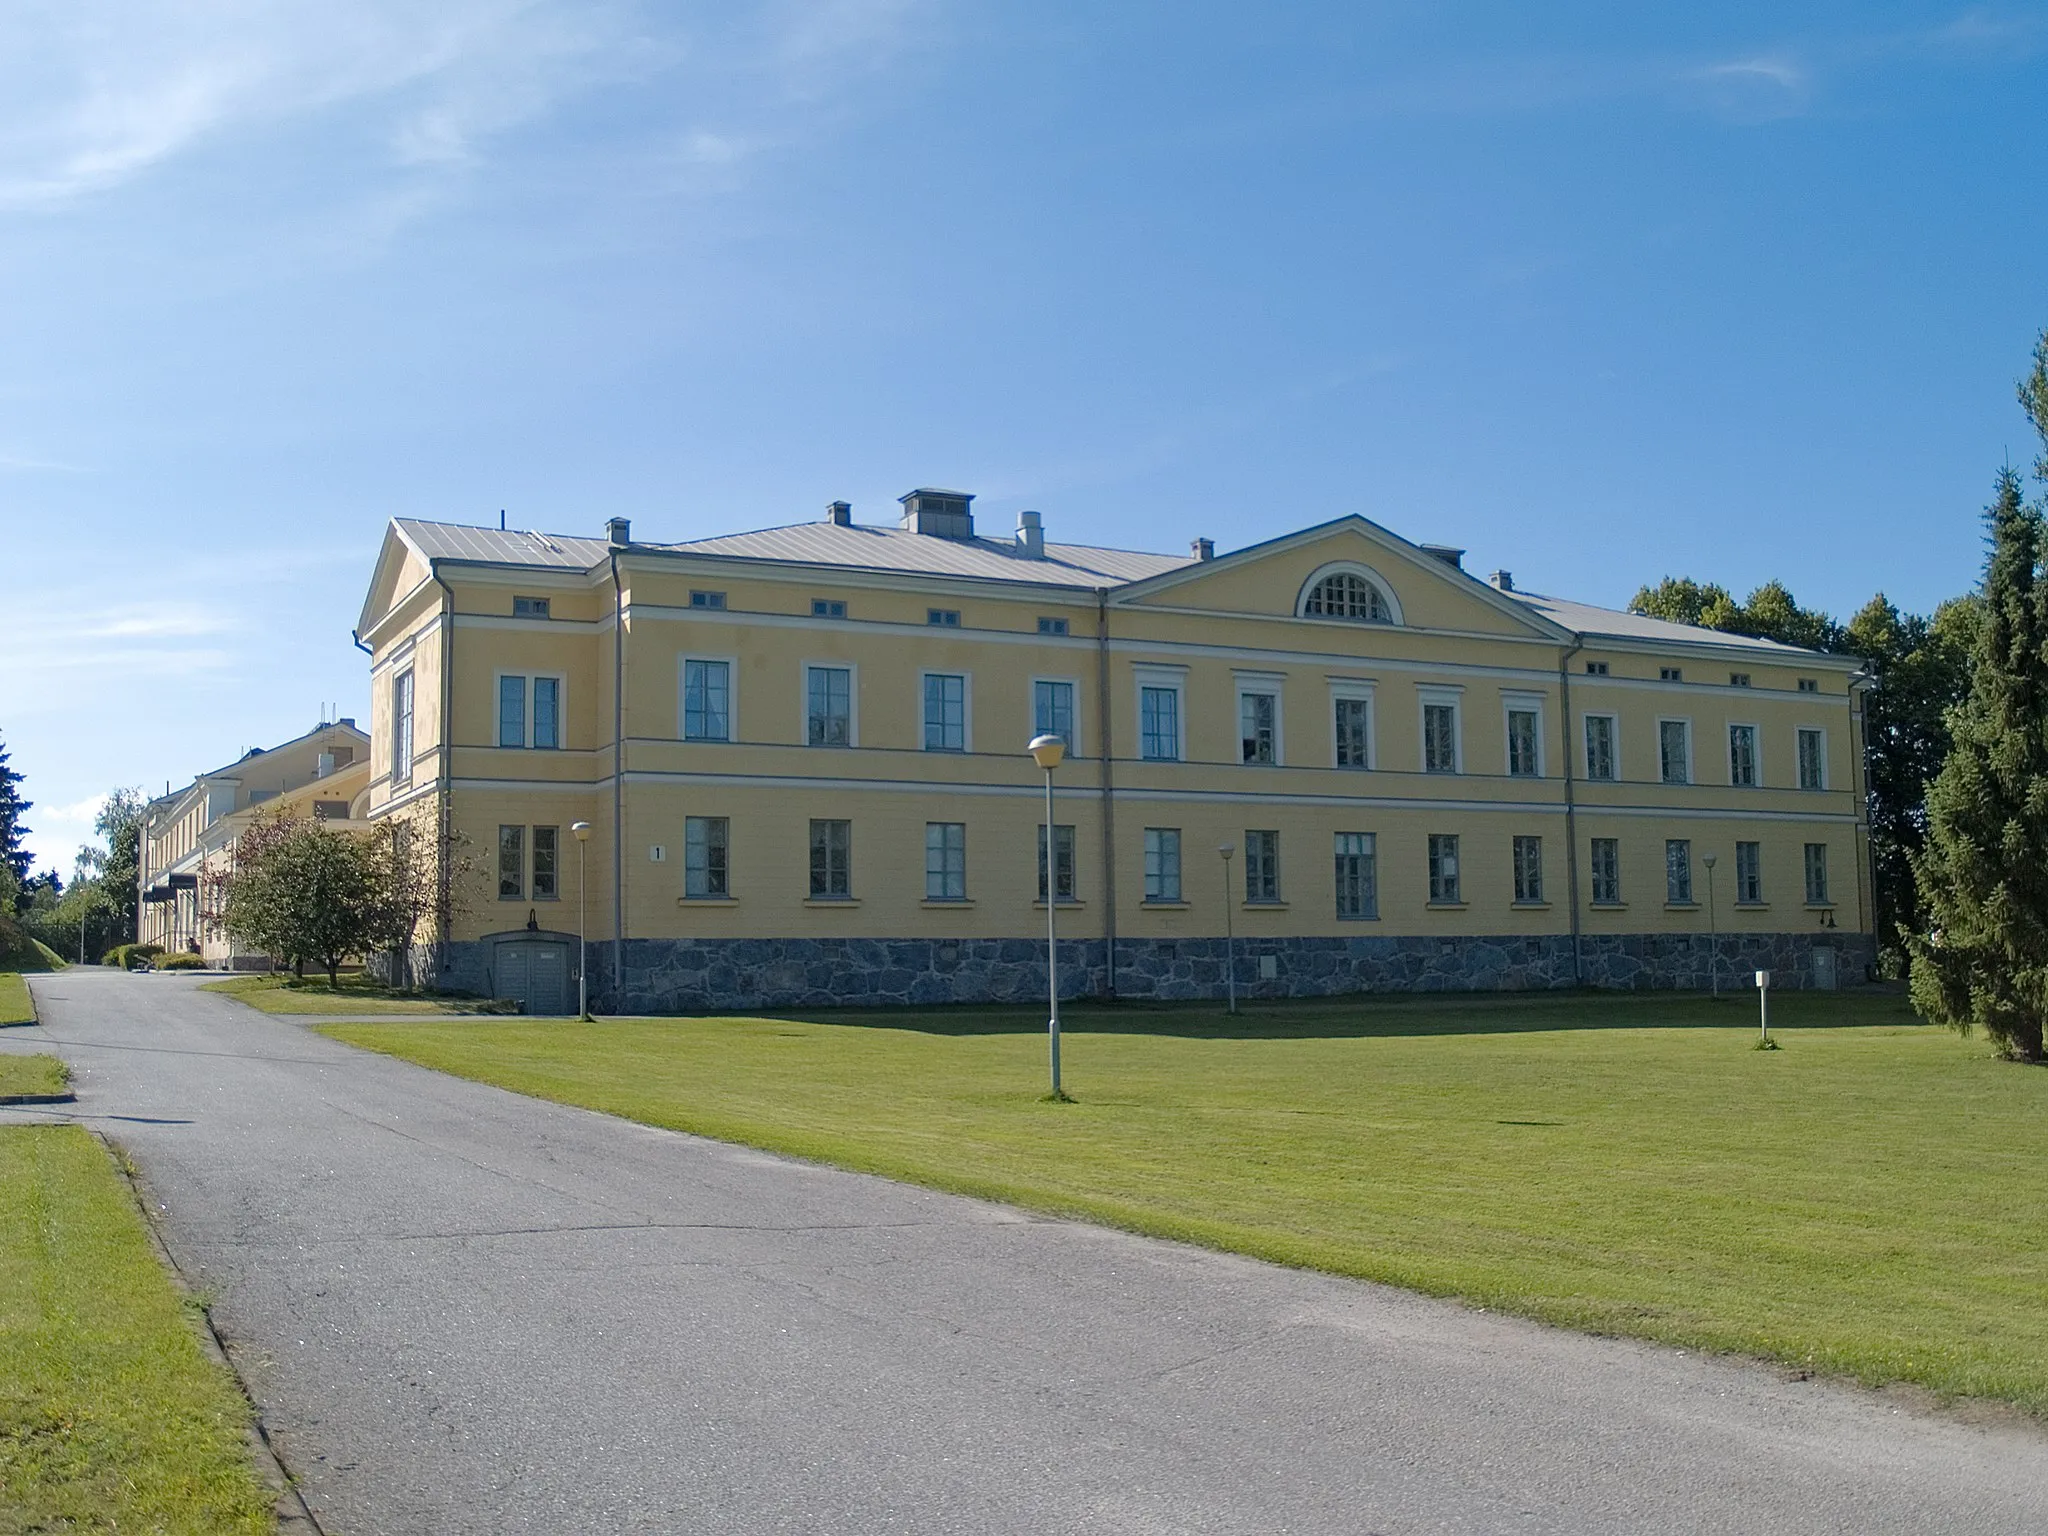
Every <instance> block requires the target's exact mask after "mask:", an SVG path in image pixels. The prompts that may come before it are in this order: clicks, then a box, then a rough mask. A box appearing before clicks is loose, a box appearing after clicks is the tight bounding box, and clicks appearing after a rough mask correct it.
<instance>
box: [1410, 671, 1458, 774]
mask: <svg viewBox="0 0 2048 1536" xmlns="http://www.w3.org/2000/svg"><path fill="white" fill-rule="evenodd" d="M1432 704H1448V705H1449V706H1450V707H1451V772H1452V773H1453V774H1460V773H1463V772H1464V771H1465V690H1464V689H1463V688H1462V687H1460V686H1458V685H1457V684H1455V683H1418V684H1416V686H1415V728H1416V733H1417V734H1416V738H1415V767H1416V769H1417V771H1418V772H1421V773H1431V772H1439V773H1440V772H1442V770H1441V769H1436V770H1432V769H1431V768H1430V766H1429V706H1430V705H1432Z"/></svg>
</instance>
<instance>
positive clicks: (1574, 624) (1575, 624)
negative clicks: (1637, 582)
mask: <svg viewBox="0 0 2048 1536" xmlns="http://www.w3.org/2000/svg"><path fill="white" fill-rule="evenodd" d="M1502 595H1503V596H1504V597H1512V598H1513V599H1514V600H1515V601H1516V602H1518V603H1521V604H1522V605H1523V606H1525V607H1528V608H1533V609H1534V610H1535V611H1536V612H1538V613H1540V614H1542V615H1543V616H1544V617H1545V618H1547V619H1549V620H1551V621H1552V622H1553V623H1557V624H1562V625H1563V626H1564V627H1565V628H1566V629H1569V630H1574V631H1576V632H1577V633H1579V634H1582V635H1607V636H1611V637H1613V638H1614V639H1617V640H1664V641H1668V642H1670V643H1672V644H1674V645H1712V646H1722V647H1726V648H1728V649H1730V650H1743V651H1781V652H1783V653H1784V655H1785V657H1786V659H1787V660H1790V659H1791V658H1793V657H1805V658H1817V657H1819V656H1821V655H1823V654H1824V653H1823V652H1820V651H1809V650H1806V649H1804V648H1803V647H1800V646H1796V645H1784V644H1781V643H1780V642H1778V641H1776V640H1759V639H1757V638H1756V637H1755V636H1753V635H1731V634H1727V633H1724V632H1723V631H1721V630H1718V629H1701V628H1697V627H1696V626H1694V625H1691V624H1674V623H1672V622H1671V621H1670V620H1669V619H1653V618H1650V617H1648V616H1647V615H1644V614H1640V613H1625V612H1623V611H1622V610H1620V609H1618V608H1596V607H1594V606H1593V605H1592V604H1591V603H1575V602H1572V601H1571V600H1570V599H1569V598H1562V597H1545V596H1544V595H1543V594H1542V593H1540V592H1522V591H1519V590H1518V591H1514V592H1507V593H1503V594H1502Z"/></svg>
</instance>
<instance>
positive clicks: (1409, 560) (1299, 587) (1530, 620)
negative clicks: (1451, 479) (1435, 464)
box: [1114, 516, 1570, 640]
mask: <svg viewBox="0 0 2048 1536" xmlns="http://www.w3.org/2000/svg"><path fill="white" fill-rule="evenodd" d="M1343 574H1350V575H1352V576H1355V577H1357V578H1358V579H1359V581H1361V582H1364V583H1367V584H1369V585H1370V586H1371V587H1372V588H1374V589H1375V590H1376V591H1377V592H1378V593H1379V594H1380V595H1381V596H1382V597H1383V598H1384V600H1385V615H1384V617H1385V620H1386V622H1388V623H1391V624H1394V625H1396V626H1398V627H1401V628H1407V629H1420V630H1432V631H1438V632H1455V633H1462V634H1483V635H1501V636H1505V637H1509V638H1515V639H1527V638H1530V637H1532V636H1534V637H1541V638H1543V639H1548V640H1568V639H1569V638H1570V633H1569V631H1567V630H1565V629H1563V628H1562V627H1561V626H1559V625H1557V624H1555V623H1553V622H1552V621H1550V620H1549V619H1546V618H1544V617H1543V616H1542V615H1540V614H1537V613H1535V612H1534V611H1532V610H1531V609H1530V608H1529V607H1527V606H1526V605H1525V604H1522V603H1519V602H1517V601H1515V599H1514V598H1513V597H1512V596H1510V595H1508V594H1507V593H1504V592H1498V591H1495V590H1494V588H1493V587H1491V586H1489V585H1488V584H1487V583H1486V582H1483V581H1480V580H1479V579H1477V578H1476V577H1474V576H1472V575H1470V574H1469V573H1468V572H1466V571H1463V570H1461V569H1459V568H1458V567H1456V566H1454V565H1452V564H1450V563H1449V562H1448V561H1447V560H1444V559H1441V558H1439V557H1438V556H1436V555H1434V554H1431V553H1430V552H1429V551H1428V550H1425V549H1424V548H1423V547H1422V546H1421V545H1419V544H1412V543H1410V542H1409V541H1408V540H1406V539H1404V538H1402V537H1401V536H1400V535H1399V534H1396V533H1392V532H1389V531H1388V530H1387V529H1385V528H1382V527H1381V526H1380V525H1379V524H1378V523H1375V522H1373V521H1371V520H1370V519H1369V518H1363V517H1356V516H1352V517H1342V518H1338V519H1337V520H1336V521H1334V522H1328V523H1321V524H1318V525H1317V526H1316V527H1313V528H1305V529H1303V530H1301V531H1300V532H1299V533H1291V534H1287V535H1284V536H1283V537H1281V538H1277V539H1270V540H1268V541H1266V542H1265V543H1263V544H1254V545H1251V546H1250V547H1248V548H1245V549H1240V550H1236V551H1234V552H1232V553H1230V554H1227V555H1221V556H1218V557H1217V558H1216V559H1214V560H1206V561H1203V562H1201V563H1199V564H1196V565H1188V566H1183V567H1181V568H1180V569H1179V570H1175V571H1170V572H1168V573H1166V574H1165V575H1162V576H1155V577H1153V578H1151V579H1150V580H1147V581H1141V582H1133V583H1132V584H1131V585H1129V586H1127V587H1124V588H1123V589H1121V590H1120V591H1119V592H1118V593H1117V595H1116V597H1115V599H1114V601H1116V602H1117V603H1119V604H1125V605H1130V606H1134V607H1156V608H1166V609H1177V610H1181V611H1186V612H1203V613H1217V614H1231V615H1236V616H1242V617H1256V618H1281V619H1291V618H1299V617H1304V614H1303V608H1304V601H1305V599H1306V597H1307V594H1308V593H1309V592H1310V591H1311V590H1312V589H1313V588H1314V587H1315V586H1316V584H1317V583H1319V582H1320V581H1322V580H1323V579H1324V578H1325V577H1328V576H1338V575H1343ZM1351 590H1352V591H1354V592H1355V591H1357V590H1358V588H1357V587H1356V586H1355V585H1354V586H1353V587H1352V588H1351ZM1310 617H1313V616H1310Z"/></svg>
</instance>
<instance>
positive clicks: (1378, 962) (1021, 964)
mask: <svg viewBox="0 0 2048 1536" xmlns="http://www.w3.org/2000/svg"><path fill="white" fill-rule="evenodd" d="M488 946H489V941H487V940H485V941H472V942H469V943H463V944H456V945H454V946H451V950H452V952H451V953H450V954H449V955H447V956H446V957H444V960H445V963H444V966H443V969H442V973H441V974H442V975H443V977H444V980H445V982H446V983H447V984H448V985H451V986H461V985H470V986H476V985H477V984H478V983H481V982H482V981H483V978H484V976H485V974H486V972H485V965H486V951H487V950H488ZM1226 948H1227V947H1226V943H1225V941H1224V940H1223V939H1222V938H1220V937H1218V938H1193V939H1123V940H1119V941H1118V943H1117V954H1116V994H1117V996H1119V997H1122V998H1127V999H1130V1000H1133V1001H1161V1002H1168V1001H1198V1000H1205V999H1206V1000H1215V999H1220V998H1221V997H1223V996H1224V994H1225V990H1226V988H1225V970H1224V968H1225V965H1226V963H1227V960H1226ZM1820 949H1827V950H1831V951H1833V954H1834V973H1835V976H1836V977H1837V978H1838V979H1839V983H1840V984H1841V985H1844V986H1847V985H1852V984H1854V983H1857V982H1860V981H1862V980H1864V979H1865V977H1866V975H1867V974H1869V968H1870V967H1871V966H1872V965H1873V964H1874V963H1875V959H1876V954H1875V949H1874V947H1873V945H1872V943H1871V941H1870V938H1869V936H1868V935H1865V934H1856V933H1840V932H1829V933H1815V934H1787V933H1727V934H1722V935H1721V937H1720V939H1719V941H1718V944H1716V943H1714V942H1712V941H1709V939H1708V938H1707V937H1706V935H1704V934H1619V935H1588V936H1586V937H1584V938H1582V939H1581V940H1580V944H1579V955H1580V965H1579V973H1578V975H1577V976H1576V977H1575V976H1574V973H1573V966H1572V942H1571V940H1570V939H1569V938H1567V937H1559V936H1551V935H1542V936H1535V935H1502V936H1493V937H1477V938H1457V939H1446V938H1437V937H1420V936H1395V935H1376V934H1361V935H1359V936H1357V937H1341V938H1327V937H1317V938H1281V937H1247V938H1240V939H1239V940H1238V941H1237V945H1236V963H1235V969H1236V973H1237V991H1238V996H1239V997H1241V998H1285V997H1337V996H1343V995H1346V994H1351V993H1389V992H1399V993H1428V992H1521V991H1547V990H1554V989H1558V988H1565V987H1571V986H1573V985H1584V986H1588V987H1594V988H1599V989H1603V990H1607V989H1611V990H1619V991H1702V992H1703V991H1706V990H1707V989H1708V986H1709V982H1710V976H1711V973H1710V969H1709V967H1710V962H1714V961H1715V960H1716V959H1718V966H1719V972H1720V981H1721V986H1722V988H1723V990H1725V991H1746V990H1748V989H1749V988H1750V987H1751V986H1752V973H1753V972H1755V971H1758V970H1768V971H1770V972H1772V975H1773V981H1772V985H1773V986H1774V987H1776V988H1784V989H1788V990H1800V989H1805V988H1810V987H1812V986H1814V985H1815V984H1816V980H1817V979H1818V974H1819V973H1818V969H1817V962H1816V960H1815V958H1814V952H1815V951H1816V950H1820ZM624 959H625V966H624V978H623V980H624V985H623V986H622V987H618V988H614V986H613V982H612V963H611V945H610V944H609V943H593V944H591V946H590V972H591V976H590V980H591V1005H592V1007H593V1008H595V1009H596V1010H598V1011H599V1012H603V1013H711V1012H733V1011H752V1010H760V1009H773V1008H861V1007H867V1008H912V1007H928V1006H935V1005H945V1004H957V1003H1035V1002H1039V1001H1041V1000H1043V999H1044V997H1045V941H1044V940H1043V939H1024V938H1013V939H796V938H790V939H628V940H627V941H626V946H625V956H624ZM1107 961H1108V953H1107V946H1106V944H1105V942H1104V941H1103V940H1101V939H1074V940H1062V941H1061V943H1060V993H1061V996H1063V997H1069V998H1099V997H1103V996H1106V995H1107V993H1108V982H1109V974H1108V964H1107ZM1269 973H1270V974H1269Z"/></svg>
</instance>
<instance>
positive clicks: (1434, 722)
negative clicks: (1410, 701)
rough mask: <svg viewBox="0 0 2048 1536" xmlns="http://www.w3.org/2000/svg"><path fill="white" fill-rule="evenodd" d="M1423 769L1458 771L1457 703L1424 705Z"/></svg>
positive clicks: (1442, 771)
mask: <svg viewBox="0 0 2048 1536" xmlns="http://www.w3.org/2000/svg"><path fill="white" fill-rule="evenodd" d="M1422 771H1423V772H1424V773H1456V772H1457V771H1458V706H1457V705H1455V704H1425V705H1423V706H1422Z"/></svg>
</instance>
